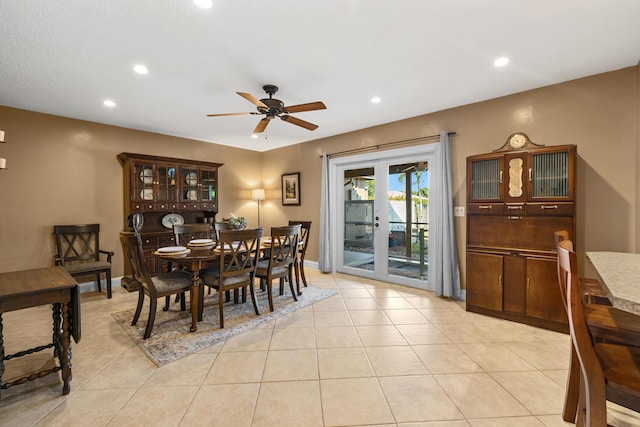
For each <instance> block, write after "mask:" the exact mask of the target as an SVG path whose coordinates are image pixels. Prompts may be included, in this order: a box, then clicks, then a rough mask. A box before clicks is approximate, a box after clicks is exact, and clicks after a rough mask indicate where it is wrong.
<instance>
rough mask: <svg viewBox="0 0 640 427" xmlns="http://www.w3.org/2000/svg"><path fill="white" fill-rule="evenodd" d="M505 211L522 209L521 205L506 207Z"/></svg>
mask: <svg viewBox="0 0 640 427" xmlns="http://www.w3.org/2000/svg"><path fill="white" fill-rule="evenodd" d="M507 209H522V206H521V205H518V206H507Z"/></svg>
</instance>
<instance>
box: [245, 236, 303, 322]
mask: <svg viewBox="0 0 640 427" xmlns="http://www.w3.org/2000/svg"><path fill="white" fill-rule="evenodd" d="M300 229H301V225H300V224H296V225H289V226H284V227H272V228H271V244H270V248H269V250H268V251H266V252H268V257H267V258H266V259H261V260H260V261H258V267H257V269H256V277H258V278H259V279H260V282H261V283H260V284H261V286H262V285H265V286H266V289H267V297H268V298H269V309H270V310H271V311H273V291H272V289H273V288H272V286H273V281H274V280H275V279H279V282H280V295H283V294H284V282H285V281H287V282H288V283H289V289H290V290H291V294H292V295H293V299H294V300H295V301H298V296H297V293H296V290H295V289H294V287H293V270H294V268H295V267H294V264H295V262H296V260H297V257H298V241H299V239H300Z"/></svg>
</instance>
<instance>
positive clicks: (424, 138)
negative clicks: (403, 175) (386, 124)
mask: <svg viewBox="0 0 640 427" xmlns="http://www.w3.org/2000/svg"><path fill="white" fill-rule="evenodd" d="M455 134H456V133H455V132H449V136H453V135H455ZM436 138H440V134H437V135H429V136H421V137H419V138H411V139H403V140H401V141H393V142H385V143H384V144H378V145H372V146H370V147H360V148H353V149H351V150H345V151H338V152H336V153H331V154H327V157H333V156H340V155H343V154H349V153H357V152H360V151H369V150H378V149H380V148H381V147H387V146H389V145H396V144H409V143H411V142H417V141H426V140H429V139H436ZM320 158H322V156H320Z"/></svg>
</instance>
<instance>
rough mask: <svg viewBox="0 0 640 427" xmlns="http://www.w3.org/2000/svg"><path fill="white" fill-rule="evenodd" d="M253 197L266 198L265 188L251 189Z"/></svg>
mask: <svg viewBox="0 0 640 427" xmlns="http://www.w3.org/2000/svg"><path fill="white" fill-rule="evenodd" d="M251 199H252V200H264V199H265V194H264V188H256V189H255V190H251Z"/></svg>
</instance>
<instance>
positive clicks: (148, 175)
mask: <svg viewBox="0 0 640 427" xmlns="http://www.w3.org/2000/svg"><path fill="white" fill-rule="evenodd" d="M140 181H142V182H144V183H145V184H153V169H149V168H144V169H143V170H142V172H140Z"/></svg>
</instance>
